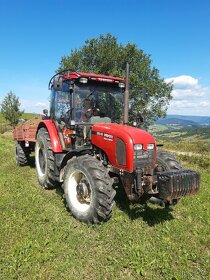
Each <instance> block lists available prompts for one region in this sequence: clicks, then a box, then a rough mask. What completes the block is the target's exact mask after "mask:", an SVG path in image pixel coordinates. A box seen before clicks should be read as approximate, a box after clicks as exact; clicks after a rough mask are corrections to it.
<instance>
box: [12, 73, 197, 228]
mask: <svg viewBox="0 0 210 280" xmlns="http://www.w3.org/2000/svg"><path fill="white" fill-rule="evenodd" d="M126 80H128V79H126ZM126 80H124V79H121V78H117V77H112V76H104V75H98V74H89V73H82V72H75V71H71V70H68V71H63V72H61V73H58V74H56V75H54V76H53V77H52V79H51V80H50V82H49V88H50V90H51V104H50V113H49V116H48V112H47V110H45V111H44V115H43V116H40V117H37V118H34V119H32V120H29V121H27V122H25V123H23V124H20V125H18V126H17V127H16V128H15V130H14V133H13V136H14V139H15V140H16V162H17V164H18V165H27V164H28V163H29V156H30V153H31V152H33V151H35V162H36V172H37V177H38V181H39V183H40V184H41V186H42V187H43V188H51V187H54V186H55V185H56V184H57V183H60V184H61V185H62V187H63V189H64V198H65V201H66V204H67V206H68V208H69V209H70V211H71V213H72V215H73V216H74V217H75V218H77V219H78V220H80V221H83V222H86V223H100V222H103V221H106V220H108V219H109V218H110V216H111V212H112V207H113V204H114V197H115V194H116V191H115V188H114V187H113V186H114V185H115V184H116V182H119V184H121V185H122V186H123V187H124V190H125V193H126V194H127V197H128V199H129V200H130V201H132V202H133V203H145V202H147V201H152V202H155V203H158V204H160V205H162V206H167V205H173V204H175V203H176V202H177V201H178V200H179V199H180V198H181V197H183V196H185V195H188V194H194V193H196V192H197V191H198V189H199V184H200V175H199V173H198V172H196V171H191V170H184V169H182V168H181V166H180V164H179V163H178V162H177V161H176V159H175V157H174V156H173V155H171V154H168V153H167V152H165V151H162V150H159V151H157V150H156V142H155V139H154V138H153V137H152V136H151V135H150V134H149V133H147V132H146V131H144V130H141V129H139V128H136V127H132V126H128V125H127V123H128V83H126ZM123 108H124V113H123ZM114 183H115V184H114Z"/></svg>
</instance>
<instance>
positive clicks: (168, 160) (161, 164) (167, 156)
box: [157, 150, 182, 172]
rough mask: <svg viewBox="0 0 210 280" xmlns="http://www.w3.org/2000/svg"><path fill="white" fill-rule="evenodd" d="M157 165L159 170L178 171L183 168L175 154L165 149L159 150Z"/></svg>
mask: <svg viewBox="0 0 210 280" xmlns="http://www.w3.org/2000/svg"><path fill="white" fill-rule="evenodd" d="M157 166H158V167H157V168H158V172H162V171H177V170H180V169H182V166H181V164H180V163H179V162H178V161H177V160H176V157H175V156H174V155H173V154H171V153H169V152H167V151H164V150H158V151H157Z"/></svg>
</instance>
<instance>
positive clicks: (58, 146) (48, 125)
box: [37, 120, 63, 153]
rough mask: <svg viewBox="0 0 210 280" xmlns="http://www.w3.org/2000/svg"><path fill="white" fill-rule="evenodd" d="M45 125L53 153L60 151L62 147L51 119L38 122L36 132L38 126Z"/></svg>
mask: <svg viewBox="0 0 210 280" xmlns="http://www.w3.org/2000/svg"><path fill="white" fill-rule="evenodd" d="M42 127H45V128H46V129H47V131H48V133H49V135H50V140H51V144H52V150H53V152H54V153H62V152H63V149H62V146H61V142H60V139H59V136H58V131H57V129H56V126H55V124H54V122H53V121H52V120H43V121H41V122H40V123H39V126H38V129H37V132H38V130H39V129H40V128H42Z"/></svg>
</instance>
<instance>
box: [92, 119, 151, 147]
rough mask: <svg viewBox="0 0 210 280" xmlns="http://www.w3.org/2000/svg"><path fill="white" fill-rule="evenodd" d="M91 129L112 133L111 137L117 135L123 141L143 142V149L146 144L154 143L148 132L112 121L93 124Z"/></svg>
mask: <svg viewBox="0 0 210 280" xmlns="http://www.w3.org/2000/svg"><path fill="white" fill-rule="evenodd" d="M92 131H96V132H97V131H98V132H104V133H107V134H110V135H112V136H113V137H119V138H121V139H122V140H124V141H125V142H130V141H132V143H133V144H134V145H135V144H143V147H144V149H147V148H146V145H147V144H151V143H155V139H154V137H152V136H151V135H150V134H149V133H148V132H146V131H144V130H142V129H140V128H136V127H132V126H127V125H120V124H114V123H99V124H94V125H93V127H92Z"/></svg>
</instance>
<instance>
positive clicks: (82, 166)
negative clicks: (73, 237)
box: [64, 155, 116, 224]
mask: <svg viewBox="0 0 210 280" xmlns="http://www.w3.org/2000/svg"><path fill="white" fill-rule="evenodd" d="M112 183H113V182H112V179H111V178H110V176H109V174H108V170H107V169H106V168H105V167H104V166H103V165H102V163H101V162H100V161H98V160H97V159H96V158H93V157H92V156H90V155H84V156H80V157H77V158H76V157H73V158H72V159H71V160H69V161H68V164H67V166H66V168H65V175H64V196H65V200H66V203H67V206H68V208H69V209H70V211H71V213H72V215H73V216H74V217H75V218H76V219H78V220H80V221H82V222H85V223H91V224H98V223H101V222H103V221H107V220H108V219H109V218H110V217H111V213H112V207H113V204H114V197H115V193H116V191H115V190H114V189H113V187H112Z"/></svg>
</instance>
